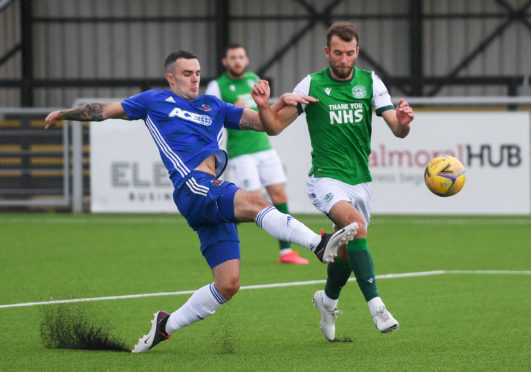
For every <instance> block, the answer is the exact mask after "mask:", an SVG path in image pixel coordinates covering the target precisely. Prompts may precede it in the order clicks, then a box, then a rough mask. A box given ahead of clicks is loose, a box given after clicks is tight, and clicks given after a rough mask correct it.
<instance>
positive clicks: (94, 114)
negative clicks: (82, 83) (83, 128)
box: [61, 103, 127, 121]
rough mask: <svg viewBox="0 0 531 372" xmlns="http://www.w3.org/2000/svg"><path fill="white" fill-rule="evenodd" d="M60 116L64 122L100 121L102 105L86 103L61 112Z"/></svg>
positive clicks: (101, 118)
mask: <svg viewBox="0 0 531 372" xmlns="http://www.w3.org/2000/svg"><path fill="white" fill-rule="evenodd" d="M61 114H62V115H63V119H65V120H79V121H102V120H103V104H101V103H88V104H86V105H83V106H81V107H77V108H73V109H70V110H64V111H61ZM125 116H127V115H125Z"/></svg>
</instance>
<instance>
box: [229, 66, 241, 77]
mask: <svg viewBox="0 0 531 372" xmlns="http://www.w3.org/2000/svg"><path fill="white" fill-rule="evenodd" d="M227 69H228V70H229V73H230V74H231V75H232V76H235V77H237V78H242V77H243V73H244V72H245V68H239V69H238V71H236V70H233V69H232V68H230V67H228V68H227Z"/></svg>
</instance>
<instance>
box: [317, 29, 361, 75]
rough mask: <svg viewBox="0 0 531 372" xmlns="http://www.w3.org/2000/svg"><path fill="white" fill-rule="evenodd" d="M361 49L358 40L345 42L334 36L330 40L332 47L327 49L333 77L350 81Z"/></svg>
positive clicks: (326, 52) (353, 39) (326, 53)
mask: <svg viewBox="0 0 531 372" xmlns="http://www.w3.org/2000/svg"><path fill="white" fill-rule="evenodd" d="M358 54H359V47H358V42H357V41H356V38H352V40H350V41H343V40H342V39H341V38H340V37H339V36H337V35H334V36H332V38H331V39H330V47H328V46H326V47H325V55H326V58H328V59H329V60H330V69H331V71H332V77H333V78H334V79H337V80H348V79H350V78H351V77H352V69H353V68H354V63H355V62H356V58H358Z"/></svg>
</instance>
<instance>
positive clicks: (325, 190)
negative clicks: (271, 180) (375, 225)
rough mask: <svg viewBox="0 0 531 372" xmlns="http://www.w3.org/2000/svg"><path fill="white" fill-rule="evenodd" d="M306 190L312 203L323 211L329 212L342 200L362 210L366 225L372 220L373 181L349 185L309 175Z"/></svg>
mask: <svg viewBox="0 0 531 372" xmlns="http://www.w3.org/2000/svg"><path fill="white" fill-rule="evenodd" d="M306 192H307V193H308V197H309V198H310V201H311V202H312V204H313V205H314V206H315V207H316V208H317V209H319V210H320V211H321V212H323V213H326V214H328V213H329V212H330V209H332V207H333V206H334V205H335V204H336V203H337V202H338V201H341V200H345V201H347V202H349V203H350V204H352V205H353V206H354V207H356V209H357V210H358V211H359V212H360V214H361V215H362V217H363V219H364V220H365V225H366V226H367V227H368V226H369V223H370V221H371V183H370V182H365V183H360V184H359V185H349V184H348V183H344V182H341V181H338V180H335V179H333V178H327V177H323V178H315V177H314V176H313V175H312V176H309V177H308V179H307V181H306Z"/></svg>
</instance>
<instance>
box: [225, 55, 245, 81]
mask: <svg viewBox="0 0 531 372" xmlns="http://www.w3.org/2000/svg"><path fill="white" fill-rule="evenodd" d="M221 62H222V63H223V66H225V68H226V69H227V73H228V75H229V76H230V77H231V78H236V79H239V78H242V77H243V73H244V72H245V69H246V68H247V66H248V65H249V58H248V57H247V54H246V53H245V49H244V48H233V49H229V50H227V56H226V57H225V58H223V60H222V61H221Z"/></svg>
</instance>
